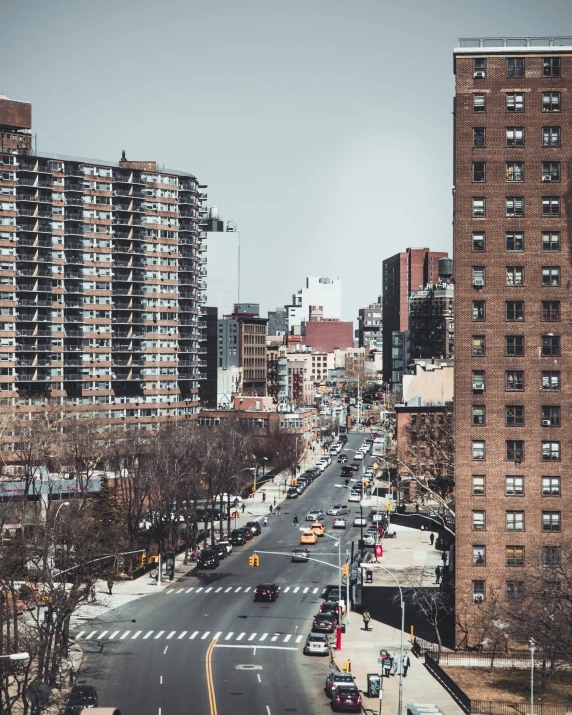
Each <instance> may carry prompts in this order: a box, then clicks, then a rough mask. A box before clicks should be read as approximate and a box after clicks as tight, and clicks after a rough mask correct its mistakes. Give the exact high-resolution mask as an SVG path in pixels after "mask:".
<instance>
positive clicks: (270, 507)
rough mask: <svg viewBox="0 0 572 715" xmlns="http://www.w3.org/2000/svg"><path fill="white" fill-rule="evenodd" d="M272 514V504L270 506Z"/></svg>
mask: <svg viewBox="0 0 572 715" xmlns="http://www.w3.org/2000/svg"><path fill="white" fill-rule="evenodd" d="M269 509H270V513H271V514H272V504H271V505H270V506H269Z"/></svg>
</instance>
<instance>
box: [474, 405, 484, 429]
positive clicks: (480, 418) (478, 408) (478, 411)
mask: <svg viewBox="0 0 572 715" xmlns="http://www.w3.org/2000/svg"><path fill="white" fill-rule="evenodd" d="M484 424H485V406H484V405H473V426H475V427H480V426H482V425H484Z"/></svg>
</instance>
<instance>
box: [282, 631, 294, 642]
mask: <svg viewBox="0 0 572 715" xmlns="http://www.w3.org/2000/svg"><path fill="white" fill-rule="evenodd" d="M290 638H292V634H291V633H290V634H289V635H287V636H284V640H283V641H282V643H288V641H289V640H290Z"/></svg>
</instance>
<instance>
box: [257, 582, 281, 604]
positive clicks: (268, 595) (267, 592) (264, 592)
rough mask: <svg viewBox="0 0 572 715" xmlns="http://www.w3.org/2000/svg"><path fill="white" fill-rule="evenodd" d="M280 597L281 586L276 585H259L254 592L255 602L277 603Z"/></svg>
mask: <svg viewBox="0 0 572 715" xmlns="http://www.w3.org/2000/svg"><path fill="white" fill-rule="evenodd" d="M279 595H280V586H277V585H276V584H275V583H259V584H258V586H257V587H256V591H255V592H254V600H255V601H275V600H276V599H277V598H278V596H279Z"/></svg>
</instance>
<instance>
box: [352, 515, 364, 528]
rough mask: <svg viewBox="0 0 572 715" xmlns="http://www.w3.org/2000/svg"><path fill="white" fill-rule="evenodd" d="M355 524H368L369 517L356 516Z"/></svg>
mask: <svg viewBox="0 0 572 715" xmlns="http://www.w3.org/2000/svg"><path fill="white" fill-rule="evenodd" d="M353 525H354V526H367V519H366V518H365V516H356V517H355V518H354V521H353Z"/></svg>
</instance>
